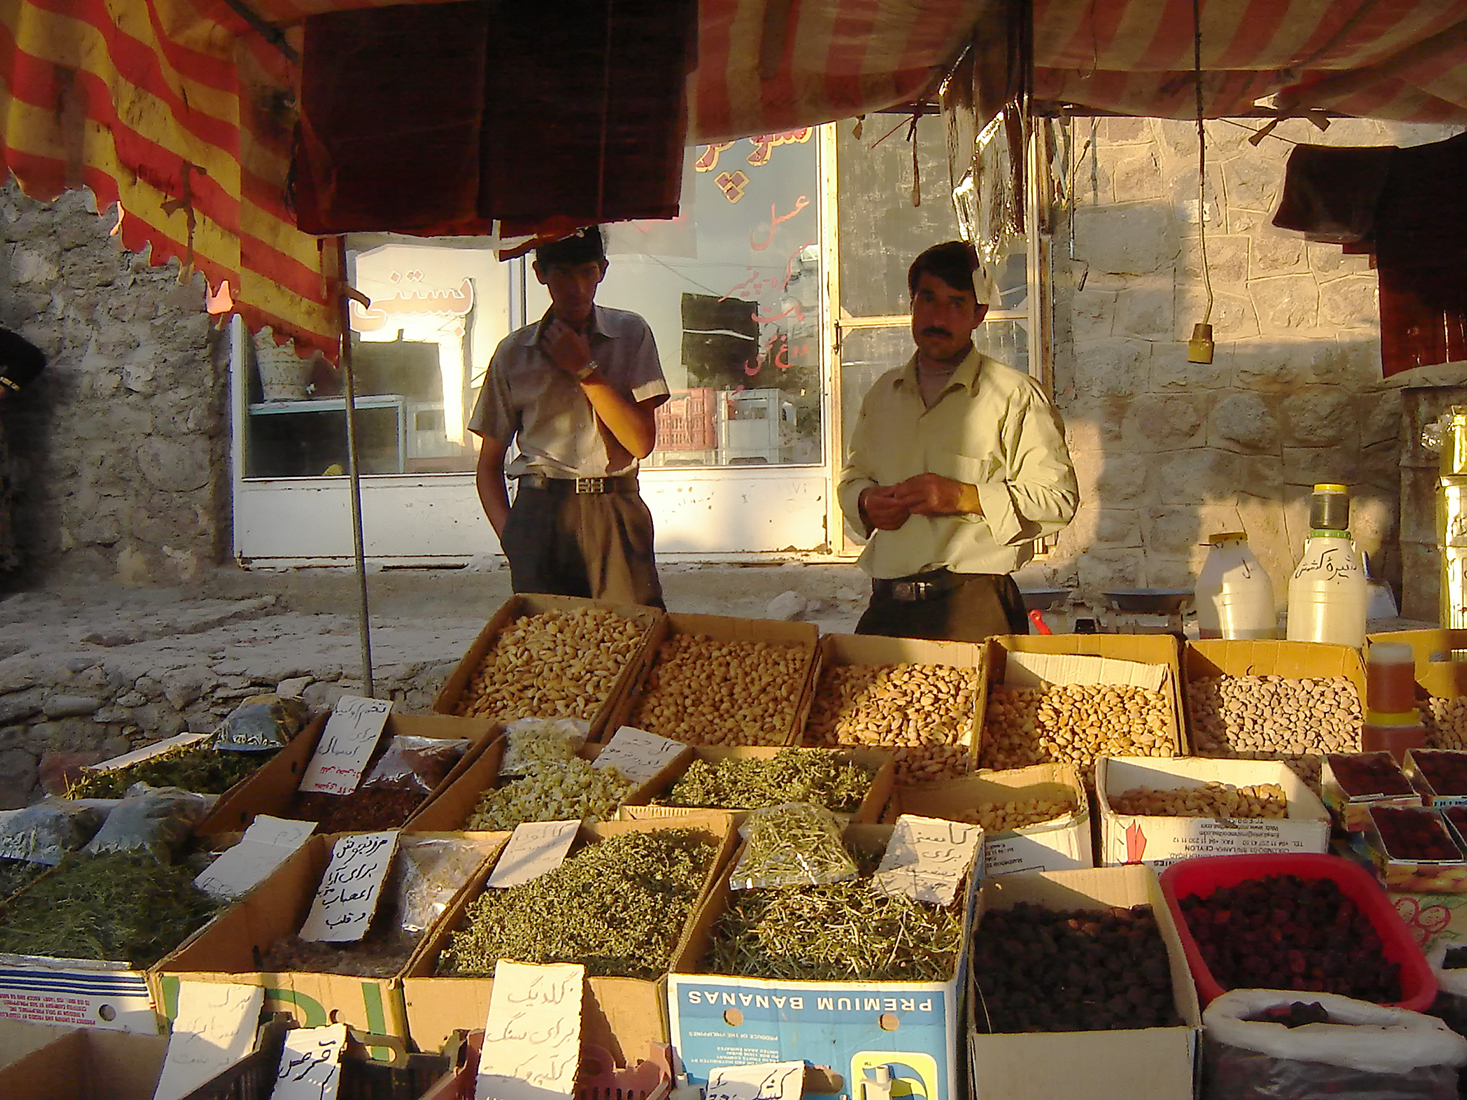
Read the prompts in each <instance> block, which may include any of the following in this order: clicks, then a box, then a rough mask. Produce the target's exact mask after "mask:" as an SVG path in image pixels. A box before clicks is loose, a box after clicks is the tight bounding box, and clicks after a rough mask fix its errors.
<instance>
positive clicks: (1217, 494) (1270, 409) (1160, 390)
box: [1041, 119, 1452, 605]
mask: <svg viewBox="0 0 1467 1100" xmlns="http://www.w3.org/2000/svg"><path fill="white" fill-rule="evenodd" d="M1258 125H1259V124H1258V123H1257V122H1249V123H1248V128H1246V129H1245V128H1244V127H1243V126H1240V125H1236V124H1234V123H1232V122H1229V121H1226V120H1219V121H1214V122H1209V123H1207V128H1206V132H1207V181H1206V183H1207V186H1206V204H1205V207H1203V208H1202V209H1203V211H1204V217H1205V219H1206V223H1205V224H1206V248H1207V260H1208V263H1207V270H1208V272H1209V273H1210V277H1211V283H1212V290H1213V294H1214V298H1215V301H1214V304H1213V307H1212V315H1211V323H1212V326H1213V334H1214V340H1215V341H1216V351H1215V354H1214V356H1213V361H1212V362H1211V363H1209V364H1198V363H1189V362H1187V344H1186V340H1187V339H1188V338H1189V337H1190V336H1191V334H1192V328H1193V325H1195V324H1197V323H1198V322H1200V321H1202V319H1203V310H1204V306H1205V290H1204V284H1203V279H1202V263H1201V247H1200V245H1199V232H1198V209H1199V205H1198V194H1197V170H1198V155H1197V154H1198V149H1197V129H1196V124H1195V123H1186V122H1173V121H1165V120H1158V119H1106V120H1097V121H1096V122H1094V123H1093V124H1092V123H1091V122H1090V121H1089V120H1076V122H1075V123H1074V135H1075V145H1076V146H1077V147H1078V148H1077V151H1080V150H1083V155H1082V156H1080V157H1079V159H1078V162H1077V164H1076V166H1075V174H1074V190H1075V195H1076V198H1075V208H1074V214H1073V241H1074V243H1073V257H1074V258H1073V259H1072V258H1071V245H1070V243H1069V240H1068V236H1067V231H1066V230H1065V229H1063V228H1062V230H1061V232H1060V233H1059V234H1058V235H1057V239H1056V242H1055V245H1054V262H1055V334H1054V335H1055V348H1056V351H1055V391H1056V400H1057V403H1058V405H1059V407H1060V409H1061V411H1062V412H1063V414H1064V416H1065V420H1066V424H1067V425H1068V428H1069V431H1070V436H1071V446H1072V448H1073V451H1074V457H1075V462H1076V466H1077V468H1078V470H1079V473H1080V485H1081V493H1082V504H1081V508H1080V512H1079V515H1078V516H1077V518H1076V520H1075V522H1074V523H1073V524H1072V525H1071V527H1070V528H1069V529H1068V530H1066V531H1065V532H1064V533H1063V534H1062V535H1061V537H1060V540H1059V543H1058V546H1057V548H1056V550H1055V552H1054V553H1053V554H1052V555H1051V556H1050V558H1049V559H1048V561H1046V562H1043V563H1041V564H1042V565H1043V567H1044V569H1045V570H1046V571H1047V572H1049V573H1050V574H1052V579H1055V580H1058V581H1060V582H1062V583H1068V584H1078V585H1079V586H1080V587H1081V588H1082V590H1084V589H1089V590H1091V591H1094V590H1096V589H1102V588H1105V587H1190V586H1191V584H1192V583H1193V579H1194V578H1195V576H1196V573H1197V571H1198V570H1199V569H1200V567H1201V561H1202V558H1203V557H1204V556H1205V553H1206V547H1205V540H1206V538H1207V536H1208V535H1209V534H1212V533H1215V532H1218V531H1227V530H1243V531H1246V532H1247V534H1248V538H1249V543H1250V545H1251V546H1252V548H1253V550H1254V552H1255V553H1256V554H1257V555H1258V556H1259V558H1260V559H1261V560H1262V562H1263V563H1264V565H1265V567H1266V568H1267V569H1268V571H1269V573H1270V575H1271V576H1272V578H1273V581H1274V589H1275V597H1276V599H1277V600H1278V601H1279V603H1280V605H1282V603H1283V601H1284V598H1285V596H1286V593H1287V584H1288V577H1289V576H1290V574H1291V573H1292V570H1293V561H1294V558H1295V557H1296V556H1297V554H1298V552H1299V548H1300V547H1301V546H1302V543H1303V540H1304V537H1305V535H1306V527H1307V520H1308V495H1309V491H1310V488H1311V486H1312V485H1313V484H1314V483H1315V482H1319V481H1332V482H1343V483H1345V484H1347V485H1348V486H1350V489H1351V492H1352V494H1353V498H1354V508H1353V513H1352V527H1353V530H1354V533H1355V535H1356V538H1357V540H1358V541H1359V542H1360V544H1361V545H1362V547H1363V548H1364V549H1365V550H1366V551H1367V552H1368V553H1369V554H1370V556H1371V560H1372V564H1373V566H1374V568H1375V571H1376V572H1377V574H1380V575H1384V576H1385V577H1386V578H1387V579H1389V580H1391V581H1392V582H1393V583H1394V584H1395V585H1396V588H1397V591H1398V592H1399V587H1400V580H1401V555H1400V546H1399V529H1400V524H1399V511H1400V498H1401V489H1400V483H1401V471H1400V461H1401V398H1400V394H1399V392H1397V391H1394V390H1390V389H1386V388H1384V387H1382V386H1381V385H1380V379H1381V375H1380V345H1379V336H1378V324H1379V318H1378V312H1377V306H1376V280H1375V276H1374V273H1373V272H1372V271H1371V270H1370V265H1369V260H1368V258H1367V257H1365V256H1347V255H1345V254H1343V252H1342V250H1341V249H1340V248H1339V247H1338V246H1336V245H1322V244H1312V243H1306V242H1305V240H1304V239H1303V236H1302V235H1301V234H1298V233H1293V232H1286V231H1283V230H1279V229H1275V228H1274V227H1273V226H1272V224H1271V219H1272V215H1273V211H1274V209H1275V208H1276V207H1277V204H1278V198H1279V192H1280V189H1281V186H1282V182H1283V175H1284V164H1285V161H1286V160H1287V158H1288V154H1289V151H1290V149H1291V148H1292V144H1291V143H1292V142H1313V143H1318V144H1333V145H1390V144H1402V145H1412V144H1419V143H1421V142H1424V141H1436V140H1441V139H1442V138H1444V137H1446V136H1449V134H1450V133H1451V132H1452V131H1449V130H1446V129H1444V128H1439V127H1415V128H1411V127H1402V126H1392V125H1388V124H1385V123H1373V122H1362V121H1353V120H1346V121H1336V122H1335V123H1334V124H1333V125H1331V126H1330V128H1329V129H1328V131H1326V132H1324V133H1320V132H1318V131H1317V130H1315V129H1314V128H1313V127H1312V126H1311V125H1310V124H1309V123H1307V122H1304V121H1302V120H1293V121H1290V122H1285V123H1283V124H1282V125H1280V126H1279V128H1278V129H1277V130H1275V131H1274V132H1275V134H1277V135H1278V137H1277V138H1274V137H1270V138H1266V139H1264V140H1263V141H1262V142H1261V143H1260V144H1259V145H1258V146H1256V147H1255V146H1253V145H1251V144H1249V142H1248V140H1247V139H1248V137H1249V136H1250V134H1251V133H1252V131H1253V129H1256V128H1257V126H1258ZM1087 143H1088V144H1087Z"/></svg>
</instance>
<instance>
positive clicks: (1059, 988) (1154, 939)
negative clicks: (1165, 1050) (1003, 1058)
mask: <svg viewBox="0 0 1467 1100" xmlns="http://www.w3.org/2000/svg"><path fill="white" fill-rule="evenodd" d="M972 966H973V981H974V987H975V989H976V990H977V991H978V996H979V1000H978V1004H977V1005H976V1006H975V1014H976V1016H977V1018H978V1026H979V1028H980V1029H982V1028H984V1027H985V1025H986V1029H987V1030H988V1031H989V1032H990V1033H994V1034H998V1033H1013V1032H1024V1031H1105V1030H1110V1029H1115V1028H1141V1027H1175V1026H1179V1025H1180V1024H1181V1022H1182V1021H1181V1018H1180V1017H1179V1016H1178V1015H1177V1010H1176V1002H1175V999H1174V997H1173V995H1172V983H1171V969H1170V967H1169V965H1168V963H1167V954H1166V944H1165V943H1164V942H1163V940H1162V938H1161V933H1160V932H1159V931H1158V929H1157V926H1156V918H1155V916H1154V915H1153V914H1152V912H1151V907H1150V906H1149V905H1136V906H1133V907H1131V908H1130V909H1124V908H1115V909H1100V910H1088V909H1072V910H1056V909H1046V908H1044V907H1042V906H1038V905H1031V904H1029V903H1027V902H1020V903H1018V904H1016V905H1014V906H1013V907H1012V908H1010V909H993V910H989V911H988V912H986V913H985V914H984V915H983V920H982V922H981V923H980V924H979V926H978V931H977V932H976V933H975V935H974V937H973V961H972Z"/></svg>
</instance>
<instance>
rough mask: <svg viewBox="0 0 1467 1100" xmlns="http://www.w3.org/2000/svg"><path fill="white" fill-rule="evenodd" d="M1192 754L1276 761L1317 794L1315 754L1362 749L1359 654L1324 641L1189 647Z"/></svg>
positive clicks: (1186, 670)
mask: <svg viewBox="0 0 1467 1100" xmlns="http://www.w3.org/2000/svg"><path fill="white" fill-rule="evenodd" d="M1182 673H1183V677H1184V681H1185V693H1186V708H1187V737H1188V741H1189V743H1190V745H1191V752H1192V754H1193V755H1194V756H1206V757H1213V758H1231V759H1244V760H1282V761H1285V762H1286V763H1288V764H1289V766H1290V767H1292V768H1293V769H1294V770H1295V771H1296V772H1298V773H1299V774H1300V775H1301V776H1302V777H1303V778H1304V782H1305V783H1307V784H1309V787H1310V789H1311V790H1313V791H1315V792H1316V793H1318V791H1319V790H1320V786H1319V767H1320V754H1322V753H1327V752H1335V753H1351V752H1359V751H1360V732H1361V727H1362V726H1363V724H1364V712H1363V709H1362V708H1363V703H1364V699H1365V666H1364V664H1362V663H1361V660H1360V651H1359V650H1358V649H1352V648H1351V647H1349V646H1343V645H1328V644H1325V643H1323V642H1285V641H1242V640H1238V641H1227V640H1221V639H1209V640H1205V641H1198V642H1188V643H1187V645H1186V649H1185V651H1184V653H1183V655H1182Z"/></svg>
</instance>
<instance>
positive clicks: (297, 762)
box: [197, 714, 498, 834]
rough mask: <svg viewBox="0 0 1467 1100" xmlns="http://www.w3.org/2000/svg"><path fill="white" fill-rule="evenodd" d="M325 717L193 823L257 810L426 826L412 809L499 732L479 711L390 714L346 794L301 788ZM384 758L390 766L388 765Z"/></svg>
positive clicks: (247, 818) (245, 820) (227, 826)
mask: <svg viewBox="0 0 1467 1100" xmlns="http://www.w3.org/2000/svg"><path fill="white" fill-rule="evenodd" d="M324 725H325V716H323V717H322V718H321V719H318V720H317V721H316V722H313V723H312V724H311V726H310V727H309V728H308V729H307V730H306V731H305V732H303V733H302V734H300V736H298V737H297V738H296V739H295V740H294V741H292V742H291V743H290V744H289V745H287V746H286V747H285V748H283V749H281V750H280V752H279V753H277V754H276V756H275V758H274V759H273V760H271V761H270V763H268V764H266V765H265V766H264V767H262V768H261V769H260V770H259V771H257V772H256V773H255V774H254V775H253V776H251V777H250V778H249V779H247V780H246V781H245V782H244V783H242V784H240V785H239V786H238V787H236V788H235V789H234V790H233V791H231V792H230V794H229V795H228V796H227V797H226V798H223V799H221V800H220V802H219V805H217V806H216V807H215V808H214V811H213V812H212V813H210V814H209V816H208V817H207V818H205V819H204V821H203V823H202V824H200V826H199V828H198V830H197V831H198V832H199V833H202V834H213V833H227V832H237V831H239V830H242V829H244V828H246V827H247V826H248V825H249V823H250V822H251V821H253V820H254V819H255V815H256V814H270V815H271V816H274V817H286V818H292V819H295V820H297V821H317V822H320V828H319V831H320V832H323V833H340V832H367V831H371V830H374V829H397V828H411V829H419V830H421V829H423V828H432V826H420V825H419V824H418V821H417V817H418V815H419V814H420V813H422V812H423V811H425V810H427V809H428V808H430V807H431V806H432V805H433V800H434V799H435V798H437V797H438V796H439V795H440V794H442V793H443V792H444V791H446V790H447V789H448V788H449V786H450V785H451V784H452V783H453V781H454V780H455V779H457V778H458V776H459V775H460V774H461V773H462V772H463V770H464V769H465V768H467V767H468V766H469V764H470V763H472V762H473V760H474V758H475V756H476V755H477V754H478V753H479V752H481V751H482V750H483V748H484V747H485V746H486V745H487V744H488V743H489V742H490V741H491V740H493V738H494V737H495V736H496V735H497V733H498V729H497V727H496V726H495V724H494V723H493V722H488V721H485V720H483V719H477V718H449V717H446V716H444V715H439V714H428V715H424V714H390V715H388V717H387V721H386V724H385V725H384V726H383V727H382V734H381V736H380V737H379V738H378V740H377V745H376V749H375V750H374V752H373V754H372V757H371V759H370V760H369V761H368V763H367V766H366V769H365V770H364V772H363V775H362V780H361V782H360V783H359V784H358V785H357V789H356V790H354V791H353V792H352V793H351V794H345V795H339V794H327V793H324V792H319V791H315V792H306V791H301V790H299V789H298V788H299V787H300V783H301V779H302V778H303V777H304V775H305V773H306V768H307V765H309V764H310V762H311V757H312V756H313V755H314V753H315V750H316V746H317V744H318V743H319V741H320V739H321V733H322V730H323V728H324ZM409 739H411V740H409ZM434 743H437V745H436V746H435V744H434ZM390 763H395V765H396V766H395V767H393V768H392V769H390V771H388V770H386V765H387V764H390ZM374 769H375V770H376V773H377V774H375V775H374Z"/></svg>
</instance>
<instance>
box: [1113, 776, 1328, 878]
mask: <svg viewBox="0 0 1467 1100" xmlns="http://www.w3.org/2000/svg"><path fill="white" fill-rule="evenodd" d="M1095 801H1096V807H1097V810H1098V813H1099V819H1100V858H1101V862H1102V863H1104V864H1105V865H1106V866H1108V867H1109V866H1114V865H1117V864H1122V863H1149V864H1152V865H1153V866H1156V867H1165V866H1166V865H1167V864H1169V863H1175V862H1176V861H1177V860H1179V859H1190V858H1192V857H1193V856H1233V855H1253V854H1256V853H1258V852H1326V851H1328V850H1329V831H1330V818H1329V811H1328V810H1327V809H1325V807H1324V803H1322V802H1321V801H1320V800H1319V798H1318V797H1317V796H1316V795H1315V794H1314V792H1313V791H1311V790H1310V789H1309V788H1308V787H1307V786H1306V785H1305V783H1304V781H1303V780H1302V779H1301V778H1300V777H1299V776H1298V774H1297V773H1295V772H1294V771H1293V770H1292V769H1291V768H1290V767H1289V766H1288V765H1287V764H1283V763H1280V762H1278V761H1270V760H1204V759H1200V758H1198V757H1195V756H1194V757H1179V758H1177V759H1173V760H1157V759H1154V758H1150V757H1134V756H1132V757H1122V756H1112V757H1104V756H1103V757H1101V758H1100V759H1099V760H1097V761H1096V762H1095Z"/></svg>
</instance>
